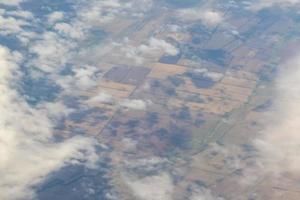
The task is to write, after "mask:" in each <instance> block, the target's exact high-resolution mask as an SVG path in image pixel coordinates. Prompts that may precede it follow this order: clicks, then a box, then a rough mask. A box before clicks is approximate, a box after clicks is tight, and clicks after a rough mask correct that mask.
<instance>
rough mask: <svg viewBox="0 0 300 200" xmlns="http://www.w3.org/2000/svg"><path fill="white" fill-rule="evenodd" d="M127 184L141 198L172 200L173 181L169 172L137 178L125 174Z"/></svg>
mask: <svg viewBox="0 0 300 200" xmlns="http://www.w3.org/2000/svg"><path fill="white" fill-rule="evenodd" d="M124 180H125V182H126V184H127V185H128V186H129V187H130V189H131V190H132V191H133V194H134V195H135V196H136V197H138V198H140V199H141V200H172V199H173V198H172V193H173V189H174V186H173V183H172V180H171V178H170V176H169V175H168V174H167V173H161V174H158V175H154V176H147V177H145V178H142V179H136V178H132V177H128V176H125V177H124Z"/></svg>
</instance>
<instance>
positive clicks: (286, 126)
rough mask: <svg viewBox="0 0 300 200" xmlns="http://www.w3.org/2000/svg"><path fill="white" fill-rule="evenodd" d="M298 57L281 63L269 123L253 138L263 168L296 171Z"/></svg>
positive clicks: (299, 159)
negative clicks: (283, 64)
mask: <svg viewBox="0 0 300 200" xmlns="http://www.w3.org/2000/svg"><path fill="white" fill-rule="evenodd" d="M299 84H300V57H299V56H298V57H297V58H295V59H294V60H293V61H290V62H289V63H287V64H285V70H282V71H281V72H280V77H279V78H278V79H277V81H276V88H277V95H276V98H274V102H273V104H274V106H273V108H272V111H271V113H270V116H269V117H270V118H269V121H270V124H269V125H267V127H266V128H265V129H264V130H263V131H262V135H261V136H260V137H259V138H258V139H257V140H256V141H255V143H256V147H257V148H258V149H259V153H260V156H261V160H260V161H261V162H262V164H263V170H264V171H267V172H272V173H275V174H282V173H285V172H288V173H291V174H298V175H299V174H300V157H299V151H300V135H299V130H300V87H299Z"/></svg>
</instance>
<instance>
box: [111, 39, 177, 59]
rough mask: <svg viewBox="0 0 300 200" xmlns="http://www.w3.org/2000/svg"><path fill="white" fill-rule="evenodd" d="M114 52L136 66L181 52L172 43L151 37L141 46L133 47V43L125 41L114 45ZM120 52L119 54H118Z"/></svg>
mask: <svg viewBox="0 0 300 200" xmlns="http://www.w3.org/2000/svg"><path fill="white" fill-rule="evenodd" d="M112 46H113V51H116V52H117V53H119V54H120V56H121V57H125V58H128V59H130V60H133V61H134V62H135V63H136V64H142V63H143V62H144V61H145V59H149V58H150V59H151V58H154V59H157V57H160V56H161V55H162V54H167V55H173V56H175V55H177V54H178V53H179V50H178V49H177V48H176V47H175V46H174V45H172V44H171V43H169V42H167V41H165V40H163V39H158V38H155V37H150V38H149V39H148V41H147V42H145V43H144V44H141V45H139V46H133V45H132V44H131V41H129V40H128V39H125V40H124V42H123V43H113V44H112ZM118 51H119V52H118Z"/></svg>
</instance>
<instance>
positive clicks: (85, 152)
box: [0, 46, 97, 200]
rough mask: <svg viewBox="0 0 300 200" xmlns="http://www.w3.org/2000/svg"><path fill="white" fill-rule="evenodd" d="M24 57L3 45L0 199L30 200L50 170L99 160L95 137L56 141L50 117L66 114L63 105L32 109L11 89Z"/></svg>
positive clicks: (89, 163)
mask: <svg viewBox="0 0 300 200" xmlns="http://www.w3.org/2000/svg"><path fill="white" fill-rule="evenodd" d="M21 59H22V57H21V55H20V54H18V53H15V52H10V51H9V50H8V49H6V48H5V47H2V46H1V47H0V65H1V66H2V71H1V73H0V94H1V95H0V111H1V116H0V172H1V180H0V199H5V200H20V199H31V198H33V196H34V191H33V189H32V188H33V186H35V185H37V184H39V183H41V182H42V181H43V180H44V179H45V178H46V177H47V175H48V174H49V173H51V172H54V171H56V170H58V169H60V168H61V167H63V166H65V165H68V164H79V163H80V162H79V160H85V161H87V164H88V166H89V167H94V164H95V162H96V160H97V155H96V154H95V151H94V144H95V142H94V140H91V139H89V138H84V137H79V136H78V137H74V138H71V139H68V140H65V141H64V142H60V143H54V142H53V132H52V131H53V130H52V127H53V124H52V121H51V120H50V118H48V116H50V115H51V116H52V117H55V116H59V115H63V114H64V113H61V112H59V111H58V110H57V108H61V106H59V105H53V106H50V105H47V106H44V107H43V108H40V109H38V108H33V107H31V106H29V105H28V104H27V103H26V102H25V101H24V100H23V99H22V97H21V96H19V95H18V93H17V92H16V91H15V90H14V89H13V88H12V85H13V83H15V82H16V81H18V74H20V71H19V68H18V62H20V61H21ZM53 108H55V109H54V110H52V109H53ZM49 109H51V112H49V113H48V111H49Z"/></svg>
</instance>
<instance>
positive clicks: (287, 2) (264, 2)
mask: <svg viewBox="0 0 300 200" xmlns="http://www.w3.org/2000/svg"><path fill="white" fill-rule="evenodd" d="M299 3H300V1H299V0H260V1H259V2H256V3H252V4H250V6H249V8H250V9H251V10H254V11H257V10H261V9H263V8H267V7H272V6H283V7H286V6H293V5H295V4H299Z"/></svg>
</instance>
